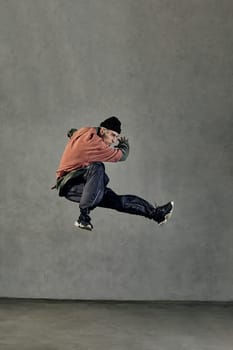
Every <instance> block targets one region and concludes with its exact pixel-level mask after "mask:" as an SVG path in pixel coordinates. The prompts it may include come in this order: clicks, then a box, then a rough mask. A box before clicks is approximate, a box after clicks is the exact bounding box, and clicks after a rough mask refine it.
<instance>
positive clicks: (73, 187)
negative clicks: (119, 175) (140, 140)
mask: <svg viewBox="0 0 233 350" xmlns="http://www.w3.org/2000/svg"><path fill="white" fill-rule="evenodd" d="M120 133H121V122H120V121H119V119H118V118H116V117H110V118H108V119H106V120H104V121H103V122H102V123H101V124H100V126H99V127H83V128H81V129H79V130H77V129H71V130H70V131H69V132H68V133H67V136H68V137H69V138H70V140H69V141H68V143H67V145H66V147H65V150H64V153H63V155H62V157H61V160H60V164H59V167H58V169H57V172H56V174H57V182H56V186H54V187H53V188H55V187H56V188H57V190H58V193H59V196H60V197H65V198H66V199H68V200H70V201H73V202H77V203H79V208H80V216H79V218H78V220H76V221H75V223H74V225H75V226H77V227H79V228H82V229H86V230H92V229H93V225H92V223H91V218H90V212H91V210H93V209H95V208H96V207H102V208H110V209H115V210H117V211H120V212H124V213H128V214H134V215H141V216H144V217H146V218H148V219H152V220H154V221H155V222H157V223H158V224H163V223H165V222H166V221H167V219H168V218H169V217H170V216H171V213H172V211H173V207H174V203H173V202H168V203H167V204H165V205H162V206H155V207H154V206H153V205H152V204H150V203H149V202H147V201H146V200H145V199H143V198H140V197H138V196H135V195H131V194H126V195H118V194H116V193H115V192H113V191H112V190H111V189H110V188H109V187H107V184H108V182H109V178H108V176H107V175H106V173H105V167H104V164H103V163H104V162H119V161H124V160H126V158H127V157H128V154H129V143H128V140H127V139H126V138H125V137H120ZM114 144H115V147H113V145H114Z"/></svg>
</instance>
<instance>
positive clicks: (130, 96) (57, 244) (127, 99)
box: [0, 0, 233, 300]
mask: <svg viewBox="0 0 233 350" xmlns="http://www.w3.org/2000/svg"><path fill="white" fill-rule="evenodd" d="M232 14H233V3H232V1H230V0H222V1H217V0H204V1H203V0H188V1H187V0H175V1H172V0H170V1H166V0H165V1H161V0H143V1H142V0H139V1H134V0H118V1H113V0H108V1H107V0H98V1H94V0H77V1H74V0H73V1H72V0H66V1H65V0H38V1H31V0H19V1H17V0H8V1H6V0H1V1H0V116H1V128H0V132H1V167H0V173H1V175H0V183H1V197H0V201H1V210H0V216H1V221H0V224H1V227H0V296H2V297H3V296H4V297H5V296H7V297H32V298H67V299H69V298H78V299H119V300H123V299H131V300H135V299H140V300H142V299H146V300H232V295H233V273H232V266H233V235H232V197H233V196H232V194H233V191H232V189H233V188H232V174H233V164H232V118H233V113H232V112H233V100H232V87H233V84H232V83H233V74H232V73H233V69H232V67H233V56H232V55H233V34H232V33H233V21H232ZM111 115H118V116H119V118H120V119H121V121H122V124H123V134H124V135H126V136H128V137H129V140H130V144H131V154H130V156H129V158H128V160H127V161H126V162H123V163H119V164H107V165H106V168H107V173H108V174H109V176H110V178H111V182H110V185H111V187H112V188H113V189H114V190H116V191H117V192H119V193H134V194H137V195H140V196H143V197H144V198H146V199H147V200H149V201H151V202H153V201H156V202H157V203H159V204H162V203H165V202H166V201H168V200H171V199H174V201H175V211H174V216H173V219H172V220H171V221H170V222H169V223H168V224H167V225H165V226H163V227H158V226H157V225H156V224H155V223H153V222H151V221H149V220H146V219H144V218H142V217H133V216H130V215H125V214H120V213H117V212H113V211H110V210H109V211H107V210H104V209H96V211H95V212H94V213H93V217H92V221H93V224H94V227H95V229H94V231H93V232H83V231H77V230H76V229H75V228H74V227H73V221H74V220H75V219H76V218H77V216H78V208H77V206H76V205H75V204H74V203H71V202H68V201H66V200H65V199H61V198H59V197H58V196H57V193H56V192H54V191H50V186H51V185H52V184H53V183H54V179H55V171H56V168H57V166H58V163H59V160H60V156H61V154H62V152H63V149H64V146H65V144H66V142H67V138H66V131H67V130H68V129H69V128H70V127H76V128H79V127H82V126H85V125H93V126H96V125H98V124H99V122H100V121H102V120H103V119H105V118H106V117H108V116H111Z"/></svg>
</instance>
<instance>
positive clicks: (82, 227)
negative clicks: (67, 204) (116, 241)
mask: <svg viewBox="0 0 233 350" xmlns="http://www.w3.org/2000/svg"><path fill="white" fill-rule="evenodd" d="M74 226H75V227H78V228H81V229H82V230H87V231H92V229H93V227H92V226H91V225H83V224H81V223H80V222H78V221H77V220H76V221H75V222H74Z"/></svg>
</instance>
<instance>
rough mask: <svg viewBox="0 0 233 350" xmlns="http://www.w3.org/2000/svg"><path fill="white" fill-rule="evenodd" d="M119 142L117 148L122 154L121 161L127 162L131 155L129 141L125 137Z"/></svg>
mask: <svg viewBox="0 0 233 350" xmlns="http://www.w3.org/2000/svg"><path fill="white" fill-rule="evenodd" d="M118 141H119V143H118V145H117V146H116V147H117V148H119V149H120V150H121V152H122V158H121V159H120V160H126V158H127V157H128V154H129V141H128V139H127V138H126V137H124V136H121V137H119V139H118Z"/></svg>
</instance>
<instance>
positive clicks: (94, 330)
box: [0, 299, 233, 350]
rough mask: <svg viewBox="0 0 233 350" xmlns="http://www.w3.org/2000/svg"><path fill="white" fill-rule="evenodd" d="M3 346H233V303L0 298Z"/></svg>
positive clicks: (143, 349) (120, 349)
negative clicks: (114, 301)
mask: <svg viewBox="0 0 233 350" xmlns="http://www.w3.org/2000/svg"><path fill="white" fill-rule="evenodd" d="M0 349H1V350H13V349H17V350H34V349H36V350H39V349H40V350H42V349H45V350H57V349H59V350H71V349H72V350H73V349H75V350H97V349H98V350H105V349H106V350H126V349H127V350H136V349H137V350H186V349H187V350H207V349H208V350H210V349H211V350H232V349H233V306H232V304H174V303H133V302H130V303H118V302H116V303H113V302H110V303H108V302H75V301H74V302H72V301H67V302H66V301H60V302H59V301H41V300H40V301H33V300H15V299H0Z"/></svg>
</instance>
